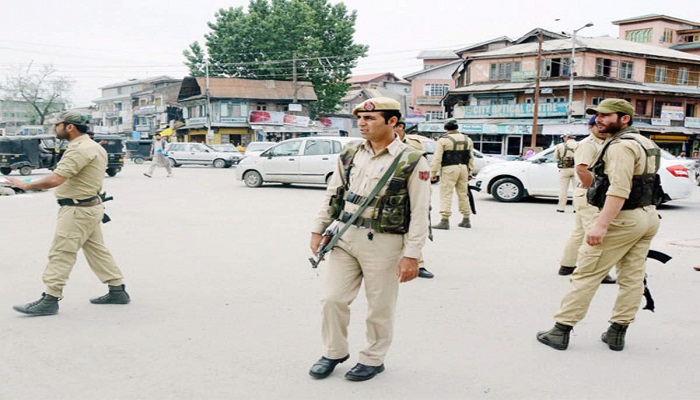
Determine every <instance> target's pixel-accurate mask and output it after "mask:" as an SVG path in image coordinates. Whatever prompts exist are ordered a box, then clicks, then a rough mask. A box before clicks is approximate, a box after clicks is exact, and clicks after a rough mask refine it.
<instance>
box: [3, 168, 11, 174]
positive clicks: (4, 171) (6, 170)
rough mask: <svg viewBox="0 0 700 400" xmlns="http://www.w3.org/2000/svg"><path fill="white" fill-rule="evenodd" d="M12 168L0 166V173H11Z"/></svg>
mask: <svg viewBox="0 0 700 400" xmlns="http://www.w3.org/2000/svg"><path fill="white" fill-rule="evenodd" d="M11 172H12V168H7V167H2V168H0V173H1V174H3V175H10V173H11Z"/></svg>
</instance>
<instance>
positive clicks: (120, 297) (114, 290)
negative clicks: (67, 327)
mask: <svg viewBox="0 0 700 400" xmlns="http://www.w3.org/2000/svg"><path fill="white" fill-rule="evenodd" d="M130 301H131V298H130V297H129V293H127V292H126V285H121V286H109V293H107V294H106V295H104V296H100V297H97V298H94V299H90V303H92V304H129V302H130Z"/></svg>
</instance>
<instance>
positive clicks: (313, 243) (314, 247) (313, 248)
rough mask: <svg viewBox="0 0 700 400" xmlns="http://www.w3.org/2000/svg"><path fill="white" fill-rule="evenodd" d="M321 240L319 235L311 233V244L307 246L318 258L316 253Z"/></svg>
mask: <svg viewBox="0 0 700 400" xmlns="http://www.w3.org/2000/svg"><path fill="white" fill-rule="evenodd" d="M321 238H322V236H321V234H320V233H311V244H309V247H311V252H312V253H313V254H314V255H315V256H318V254H317V253H316V252H317V251H318V245H319V244H321Z"/></svg>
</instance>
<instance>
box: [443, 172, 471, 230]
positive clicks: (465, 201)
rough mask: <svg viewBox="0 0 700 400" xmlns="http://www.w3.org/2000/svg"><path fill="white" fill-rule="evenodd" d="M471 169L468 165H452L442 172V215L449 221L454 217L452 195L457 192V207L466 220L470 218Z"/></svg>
mask: <svg viewBox="0 0 700 400" xmlns="http://www.w3.org/2000/svg"><path fill="white" fill-rule="evenodd" d="M468 185H469V169H468V168H467V166H466V165H450V166H447V167H442V169H441V170H440V215H441V216H442V218H446V219H449V218H450V215H452V193H453V191H455V190H456V191H457V206H458V208H459V212H460V213H462V216H464V218H469V216H470V215H471V209H470V208H469V193H468V190H469V189H468V188H467V186H468Z"/></svg>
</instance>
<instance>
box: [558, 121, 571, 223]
mask: <svg viewBox="0 0 700 400" xmlns="http://www.w3.org/2000/svg"><path fill="white" fill-rule="evenodd" d="M561 137H562V139H564V142H563V143H559V144H558V145H557V146H556V147H555V148H554V158H556V159H557V166H558V167H559V203H557V212H560V213H563V212H564V209H565V208H566V200H567V197H568V196H569V186H571V185H574V184H575V183H576V182H575V176H576V174H575V171H574V152H575V151H576V138H575V137H574V135H572V134H570V133H566V134H564V135H562V136H561Z"/></svg>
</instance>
